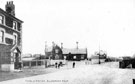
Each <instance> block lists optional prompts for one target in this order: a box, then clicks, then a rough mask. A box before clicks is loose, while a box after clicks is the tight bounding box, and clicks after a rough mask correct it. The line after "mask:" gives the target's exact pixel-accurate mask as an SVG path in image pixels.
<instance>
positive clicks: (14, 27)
mask: <svg viewBox="0 0 135 84" xmlns="http://www.w3.org/2000/svg"><path fill="white" fill-rule="evenodd" d="M16 28H17V23H16V22H15V21H14V22H13V29H15V30H16Z"/></svg>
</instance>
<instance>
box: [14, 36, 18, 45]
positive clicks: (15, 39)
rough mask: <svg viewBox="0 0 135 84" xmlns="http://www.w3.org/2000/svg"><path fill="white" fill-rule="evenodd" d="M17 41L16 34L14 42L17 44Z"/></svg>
mask: <svg viewBox="0 0 135 84" xmlns="http://www.w3.org/2000/svg"><path fill="white" fill-rule="evenodd" d="M16 43H17V36H16V35H14V44H16Z"/></svg>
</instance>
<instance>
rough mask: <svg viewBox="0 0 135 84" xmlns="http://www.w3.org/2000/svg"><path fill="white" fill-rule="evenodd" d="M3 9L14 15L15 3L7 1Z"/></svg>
mask: <svg viewBox="0 0 135 84" xmlns="http://www.w3.org/2000/svg"><path fill="white" fill-rule="evenodd" d="M5 10H6V12H7V13H9V14H11V15H13V16H15V5H14V4H13V1H7V4H6V5H5Z"/></svg>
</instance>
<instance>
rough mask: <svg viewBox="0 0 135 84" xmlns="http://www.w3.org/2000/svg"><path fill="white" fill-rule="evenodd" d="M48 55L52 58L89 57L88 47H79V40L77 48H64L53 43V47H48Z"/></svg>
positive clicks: (81, 58)
mask: <svg viewBox="0 0 135 84" xmlns="http://www.w3.org/2000/svg"><path fill="white" fill-rule="evenodd" d="M45 53H46V57H48V58H49V57H50V58H51V59H55V60H56V59H57V60H58V59H66V60H77V61H80V60H85V59H87V48H78V42H77V47H76V48H71V49H69V48H63V43H61V47H59V46H58V45H55V44H54V43H53V45H52V47H48V48H46V52H45Z"/></svg>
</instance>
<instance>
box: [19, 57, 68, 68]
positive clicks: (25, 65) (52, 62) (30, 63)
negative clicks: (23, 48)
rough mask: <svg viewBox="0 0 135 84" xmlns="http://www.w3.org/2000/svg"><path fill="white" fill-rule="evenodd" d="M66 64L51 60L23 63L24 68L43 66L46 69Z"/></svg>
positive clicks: (63, 61)
mask: <svg viewBox="0 0 135 84" xmlns="http://www.w3.org/2000/svg"><path fill="white" fill-rule="evenodd" d="M60 62H62V64H66V60H49V59H44V60H29V61H22V67H34V66H42V65H44V66H45V67H48V66H51V65H55V63H60Z"/></svg>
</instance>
